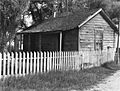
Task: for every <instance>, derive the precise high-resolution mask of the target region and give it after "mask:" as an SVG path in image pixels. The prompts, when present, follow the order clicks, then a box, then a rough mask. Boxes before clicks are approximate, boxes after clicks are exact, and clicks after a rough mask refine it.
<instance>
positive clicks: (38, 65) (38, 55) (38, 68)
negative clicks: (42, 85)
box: [37, 52, 40, 73]
mask: <svg viewBox="0 0 120 91" xmlns="http://www.w3.org/2000/svg"><path fill="white" fill-rule="evenodd" d="M39 70H40V53H39V52H37V73H39Z"/></svg>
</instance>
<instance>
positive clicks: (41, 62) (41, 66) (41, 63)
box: [40, 52, 43, 73]
mask: <svg viewBox="0 0 120 91" xmlns="http://www.w3.org/2000/svg"><path fill="white" fill-rule="evenodd" d="M40 70H41V73H43V53H42V52H40Z"/></svg>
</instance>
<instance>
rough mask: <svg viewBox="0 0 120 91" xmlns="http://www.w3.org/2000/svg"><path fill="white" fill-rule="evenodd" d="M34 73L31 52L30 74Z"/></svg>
mask: <svg viewBox="0 0 120 91" xmlns="http://www.w3.org/2000/svg"><path fill="white" fill-rule="evenodd" d="M32 72H33V53H32V52H30V73H31V74H32Z"/></svg>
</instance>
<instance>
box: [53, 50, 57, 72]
mask: <svg viewBox="0 0 120 91" xmlns="http://www.w3.org/2000/svg"><path fill="white" fill-rule="evenodd" d="M56 55H57V53H56V52H55V55H54V57H55V59H54V70H55V71H56V61H57V57H56Z"/></svg>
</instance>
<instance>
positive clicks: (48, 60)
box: [46, 52, 50, 72]
mask: <svg viewBox="0 0 120 91" xmlns="http://www.w3.org/2000/svg"><path fill="white" fill-rule="evenodd" d="M46 61H47V62H46V63H47V72H49V66H50V65H49V64H50V57H49V52H47V59H46Z"/></svg>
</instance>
